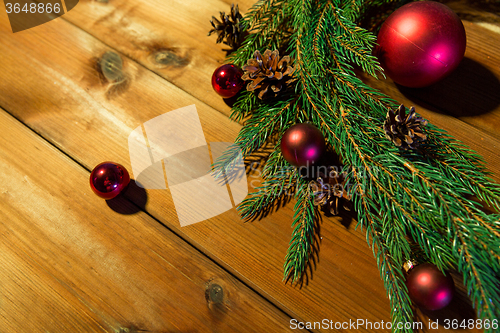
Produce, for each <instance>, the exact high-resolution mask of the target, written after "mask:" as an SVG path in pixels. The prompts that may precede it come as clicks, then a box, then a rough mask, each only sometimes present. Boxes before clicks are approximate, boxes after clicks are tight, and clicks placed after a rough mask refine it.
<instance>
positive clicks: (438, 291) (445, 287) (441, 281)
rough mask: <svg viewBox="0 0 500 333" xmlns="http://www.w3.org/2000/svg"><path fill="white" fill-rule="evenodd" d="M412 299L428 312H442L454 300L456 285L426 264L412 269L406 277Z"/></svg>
mask: <svg viewBox="0 0 500 333" xmlns="http://www.w3.org/2000/svg"><path fill="white" fill-rule="evenodd" d="M406 287H407V288H408V295H409V296H410V299H411V300H412V301H413V302H414V303H415V304H417V305H418V306H419V307H421V308H423V309H426V310H440V309H442V308H444V307H445V306H447V305H448V304H449V303H450V302H451V300H452V299H453V295H454V293H455V284H454V283H453V278H452V277H451V275H450V274H447V275H446V276H445V275H444V274H443V273H441V271H440V270H439V269H438V268H437V267H436V266H435V265H433V264H430V263H425V264H420V265H417V266H415V267H414V268H412V269H411V270H410V271H409V272H408V276H407V277H406Z"/></svg>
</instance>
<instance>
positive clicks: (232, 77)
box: [212, 64, 245, 98]
mask: <svg viewBox="0 0 500 333" xmlns="http://www.w3.org/2000/svg"><path fill="white" fill-rule="evenodd" d="M242 76H243V71H242V70H241V69H240V68H239V67H238V66H236V65H233V64H226V65H222V66H220V67H219V68H217V69H216V70H215V72H214V74H213V75H212V87H213V88H214V90H215V92H216V93H217V94H219V95H220V96H221V97H223V98H231V97H233V96H235V95H236V94H237V93H238V92H239V91H240V90H241V89H242V88H243V86H244V85H245V81H243V80H242V79H241V77H242Z"/></svg>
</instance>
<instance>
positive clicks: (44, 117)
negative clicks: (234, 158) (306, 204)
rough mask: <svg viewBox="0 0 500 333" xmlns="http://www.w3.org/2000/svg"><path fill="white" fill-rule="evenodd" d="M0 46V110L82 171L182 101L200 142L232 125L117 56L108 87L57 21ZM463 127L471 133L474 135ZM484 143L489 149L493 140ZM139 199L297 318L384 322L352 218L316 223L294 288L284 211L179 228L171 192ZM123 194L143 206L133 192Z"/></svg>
mask: <svg viewBox="0 0 500 333" xmlns="http://www.w3.org/2000/svg"><path fill="white" fill-rule="evenodd" d="M75 10H76V9H75ZM8 29H9V28H8V26H7V23H6V22H5V20H4V21H1V22H0V31H1V32H7V31H9V30H8ZM2 42H3V45H5V46H6V47H5V48H4V49H2V50H1V51H0V52H1V56H2V60H3V61H2V63H0V70H2V73H3V80H2V81H0V105H1V106H3V107H5V108H6V109H7V110H8V111H9V112H10V113H12V114H13V115H14V116H15V117H16V118H18V119H20V120H22V121H23V122H25V123H26V124H27V125H29V126H30V127H31V128H33V129H34V130H35V131H37V132H38V133H40V134H41V135H43V136H44V137H45V138H47V140H49V141H50V142H52V143H54V144H55V145H57V146H58V147H60V148H61V149H62V150H63V151H64V152H66V153H67V154H69V155H70V156H71V157H72V158H74V159H75V160H77V161H78V162H79V163H81V164H82V165H84V166H85V167H86V168H87V169H91V168H92V167H93V166H94V165H96V164H97V163H99V162H101V161H104V160H115V161H117V162H119V163H122V164H124V165H125V166H126V167H128V168H129V167H130V163H129V161H128V151H127V148H126V147H127V137H128V135H129V134H130V132H131V131H132V130H133V129H134V128H135V127H137V126H139V125H140V124H141V123H143V122H144V121H146V120H149V119H151V118H153V117H155V116H158V115H160V114H162V113H164V112H167V111H171V110H174V109H176V108H179V107H182V106H185V105H190V104H193V103H195V104H196V105H197V108H198V112H199V115H200V118H201V122H202V125H203V129H204V132H205V137H206V139H207V141H210V142H218V141H231V140H232V139H233V138H234V135H235V134H236V132H237V131H238V130H239V128H240V127H239V125H237V124H234V123H231V122H230V121H229V120H228V119H227V117H225V116H223V115H222V114H221V113H219V112H218V111H216V110H214V109H212V108H210V107H208V106H207V105H206V104H204V103H203V102H200V101H198V100H196V99H194V98H193V97H192V96H190V95H189V94H187V93H185V92H183V91H181V90H180V89H177V88H176V87H175V86H173V85H172V84H169V83H168V82H166V81H165V80H163V79H161V78H160V77H158V76H156V75H154V74H152V73H151V72H150V71H149V70H147V69H145V68H144V67H142V66H140V65H138V64H137V63H136V62H134V61H132V60H131V59H129V58H125V57H123V62H124V65H123V66H124V67H123V71H124V73H125V74H126V76H127V77H128V79H129V81H128V84H127V85H126V86H123V87H121V88H123V89H121V90H120V89H113V88H114V87H112V86H111V85H110V84H108V83H106V82H104V81H102V80H101V79H100V78H99V76H98V75H97V72H96V70H95V64H96V59H97V58H99V57H100V56H101V55H102V54H104V53H105V52H106V51H108V50H109V48H108V47H106V46H105V45H104V44H102V43H101V42H99V41H98V40H96V39H95V38H93V37H91V36H89V35H88V34H86V33H84V32H82V31H81V30H79V29H77V28H76V27H74V26H72V25H70V24H68V23H66V22H64V21H63V20H55V21H53V22H50V23H48V24H45V25H43V26H40V27H39V28H37V30H36V32H33V33H19V34H16V35H12V34H10V31H9V33H8V34H7V33H3V34H2ZM110 92H111V93H110ZM210 94H212V92H210ZM450 121H451V122H453V121H454V122H455V123H456V124H462V122H460V121H458V120H453V119H451V120H450ZM463 126H464V128H466V129H467V131H468V133H472V134H473V135H479V134H481V133H482V132H481V131H479V130H476V129H474V128H471V127H470V126H468V125H466V124H464V125H463ZM485 138H486V139H485V140H486V142H488V143H493V144H497V143H498V141H497V140H496V139H494V138H491V137H487V136H485ZM478 147H479V148H481V146H478ZM495 158H497V156H496V155H495V156H493V157H492V159H495ZM250 180H253V179H250ZM147 194H148V200H147V203H146V204H145V209H146V210H147V211H148V212H149V213H150V214H152V215H153V216H155V217H156V218H158V220H160V221H161V222H162V223H164V224H165V225H166V226H168V227H170V228H172V229H174V230H175V231H176V232H177V233H179V234H180V235H182V237H183V238H185V239H187V240H189V241H190V243H192V244H193V245H194V246H196V247H197V248H198V249H200V250H201V251H203V252H204V253H206V254H207V255H208V256H210V257H211V258H213V260H215V261H216V262H218V263H219V264H221V265H222V266H223V267H225V268H227V269H228V270H230V271H231V272H233V273H234V274H235V275H237V276H238V277H240V278H241V279H242V280H244V281H245V282H246V283H248V284H249V285H250V286H252V287H253V288H255V289H256V290H258V291H259V292H260V293H262V294H263V295H265V296H266V297H267V298H268V299H270V300H271V301H272V302H273V303H274V304H276V305H277V306H279V307H280V308H282V309H283V310H284V311H286V312H287V313H288V314H289V315H290V316H293V317H294V318H297V319H299V320H303V321H321V320H323V319H325V318H327V319H330V320H333V321H338V322H345V321H349V320H356V319H364V320H369V321H371V322H380V321H381V320H384V321H385V322H387V321H388V320H389V317H390V309H389V304H388V300H387V299H386V296H385V290H384V288H383V286H382V282H381V281H380V278H379V273H378V269H377V268H376V264H375V260H374V259H373V256H372V253H371V251H370V250H369V249H368V247H367V246H366V242H365V237H364V234H363V233H362V232H360V231H355V230H354V225H355V222H352V221H351V222H350V223H349V217H348V216H346V217H344V221H342V219H340V218H336V219H328V220H327V219H325V220H324V222H323V224H322V229H321V232H322V237H323V238H322V245H321V253H320V263H319V265H318V266H317V269H316V270H314V276H313V280H312V281H311V283H310V284H309V285H307V286H304V287H303V288H302V289H299V288H295V287H292V286H290V285H285V284H283V283H282V282H281V276H282V264H283V257H284V255H285V252H286V248H287V247H288V241H289V239H290V234H291V230H290V223H291V220H292V218H291V216H292V213H291V209H290V207H289V206H288V207H287V208H285V209H282V210H280V211H279V212H277V213H275V214H273V215H271V216H269V217H267V218H265V219H262V220H260V221H256V222H253V223H242V222H241V221H240V220H239V217H238V216H237V214H236V213H235V211H234V210H230V211H228V212H226V213H224V214H222V215H220V216H218V217H215V218H212V219H210V220H208V221H205V222H202V223H198V224H195V225H192V226H189V227H185V228H180V227H179V225H178V221H177V217H176V214H175V211H174V205H173V202H172V198H171V195H170V192H169V191H168V190H163V191H153V190H151V191H148V192H147ZM129 198H131V199H132V200H134V201H135V202H137V203H139V202H143V201H141V198H139V197H136V195H135V194H134V193H131V194H129ZM340 222H343V223H344V224H345V226H344V225H342V224H341V223H340ZM367 294H368V295H370V297H366V295H367ZM462 305H463V304H462V303H460V307H461V308H462V309H459V307H456V308H453V311H452V312H451V314H452V315H453V316H455V317H457V318H465V317H467V316H469V314H470V309H469V308H467V306H464V307H463V306H462ZM315 331H318V330H315ZM348 331H356V330H352V329H350V330H348Z"/></svg>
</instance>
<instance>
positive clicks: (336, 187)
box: [309, 167, 351, 215]
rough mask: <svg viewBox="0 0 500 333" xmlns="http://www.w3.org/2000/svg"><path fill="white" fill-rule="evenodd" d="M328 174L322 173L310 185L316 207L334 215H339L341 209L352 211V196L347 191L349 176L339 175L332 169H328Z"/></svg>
mask: <svg viewBox="0 0 500 333" xmlns="http://www.w3.org/2000/svg"><path fill="white" fill-rule="evenodd" d="M327 172H328V173H327V174H325V173H321V174H320V176H319V177H318V178H317V179H316V180H312V181H311V182H310V183H309V187H310V188H311V190H312V191H313V195H314V205H315V206H321V207H322V208H323V209H324V210H325V211H327V212H329V213H330V214H332V215H338V214H339V208H340V207H343V208H344V209H345V210H347V211H350V208H349V205H348V202H349V201H350V200H351V196H350V195H349V194H348V193H347V189H346V185H347V184H346V182H347V178H346V176H347V174H346V173H345V172H344V173H339V172H337V171H336V170H335V169H334V168H332V167H328V170H327Z"/></svg>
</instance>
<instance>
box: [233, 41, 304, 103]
mask: <svg viewBox="0 0 500 333" xmlns="http://www.w3.org/2000/svg"><path fill="white" fill-rule="evenodd" d="M253 56H254V57H253V58H252V59H248V61H247V64H246V65H245V66H243V70H244V71H245V74H243V76H242V77H241V78H242V79H243V80H246V81H248V80H250V82H249V83H248V85H247V90H248V91H259V95H258V96H259V98H260V99H263V98H265V97H276V96H277V95H278V94H279V93H280V91H282V90H285V89H286V87H287V86H288V85H289V84H291V83H292V82H293V81H295V79H294V78H293V77H292V74H293V72H294V70H295V69H294V68H293V67H292V66H290V57H289V56H284V57H282V58H281V59H280V55H279V51H278V50H274V51H273V52H271V51H270V50H266V52H264V55H262V54H261V53H260V52H259V50H256V51H255V53H254V55H253Z"/></svg>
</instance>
